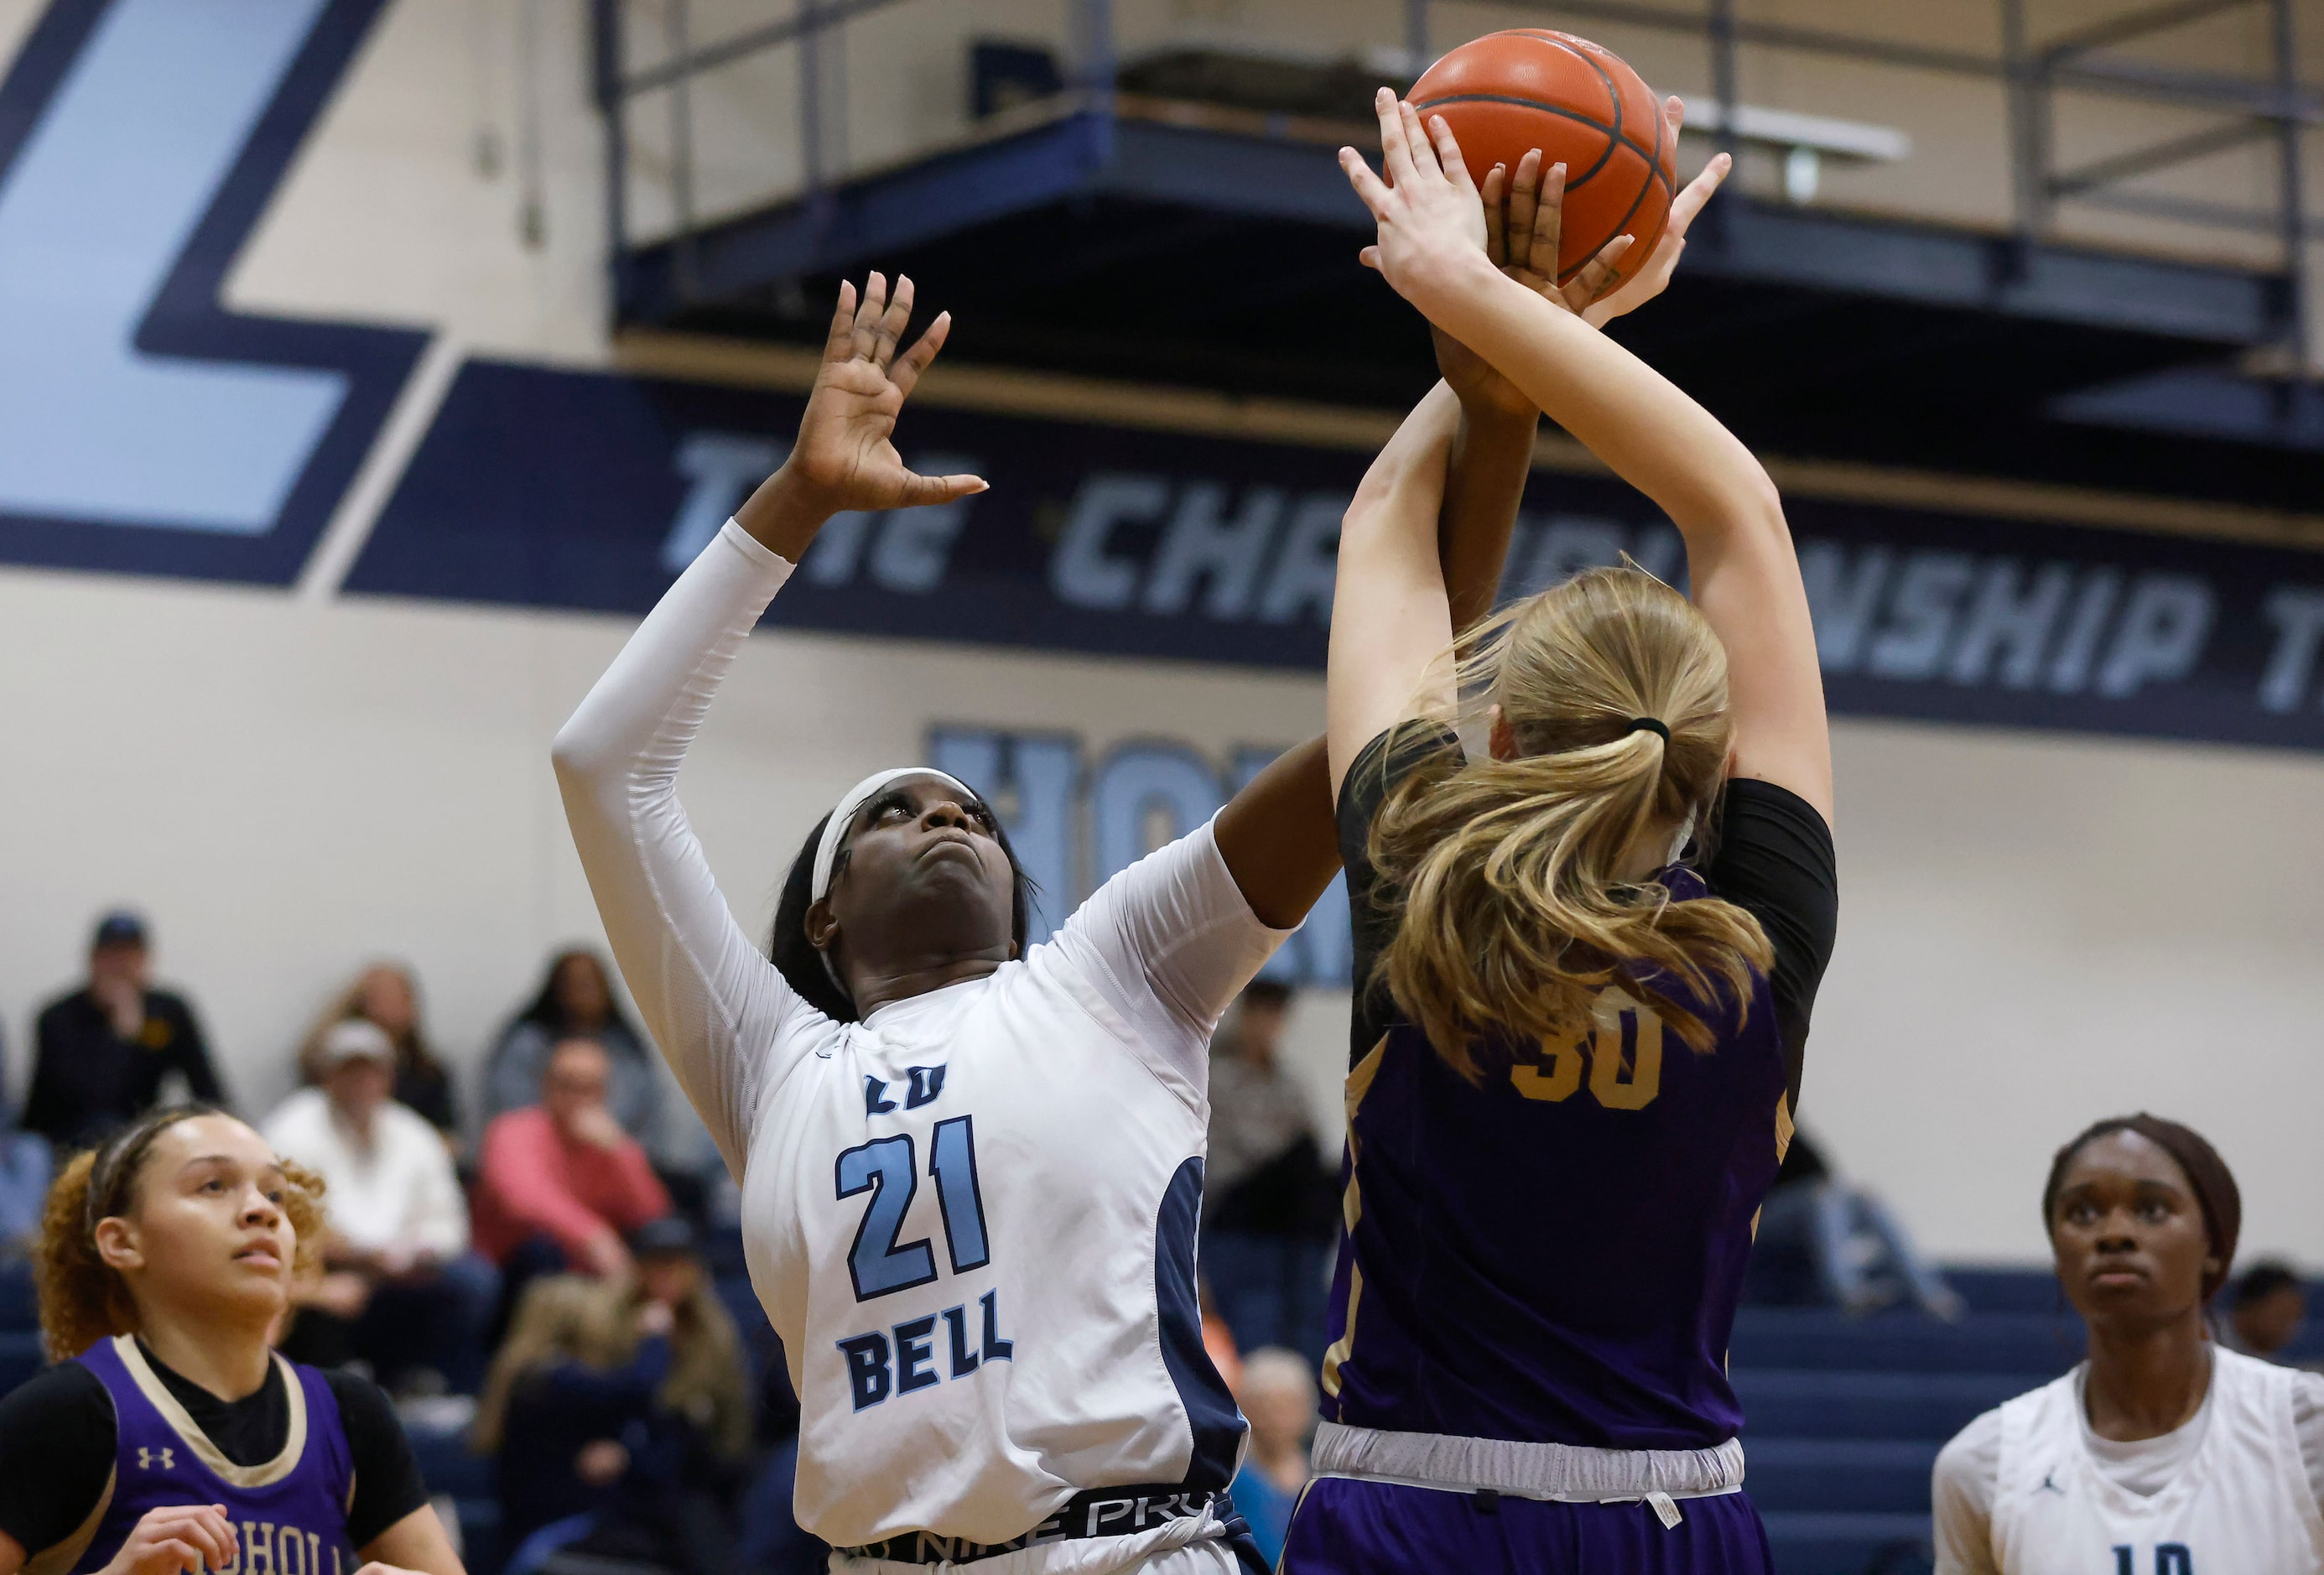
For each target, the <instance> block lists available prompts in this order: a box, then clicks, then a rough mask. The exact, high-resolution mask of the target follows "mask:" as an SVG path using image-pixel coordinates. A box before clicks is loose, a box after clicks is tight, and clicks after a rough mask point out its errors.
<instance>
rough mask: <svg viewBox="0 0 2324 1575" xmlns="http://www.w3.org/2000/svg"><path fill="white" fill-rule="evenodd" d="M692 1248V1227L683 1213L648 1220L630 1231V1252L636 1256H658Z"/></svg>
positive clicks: (687, 1250) (690, 1250)
mask: <svg viewBox="0 0 2324 1575" xmlns="http://www.w3.org/2000/svg"><path fill="white" fill-rule="evenodd" d="M693 1250H694V1227H693V1226H691V1225H689V1224H687V1221H686V1216H685V1215H683V1214H665V1215H663V1216H662V1217H661V1218H660V1219H659V1220H647V1221H646V1222H645V1223H644V1224H642V1225H641V1226H639V1227H638V1228H637V1229H636V1230H632V1231H631V1232H630V1252H631V1254H632V1256H633V1257H662V1256H665V1255H674V1254H677V1253H681V1252H692V1251H693Z"/></svg>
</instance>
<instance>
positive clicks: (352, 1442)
mask: <svg viewBox="0 0 2324 1575" xmlns="http://www.w3.org/2000/svg"><path fill="white" fill-rule="evenodd" d="M324 1376H325V1377H327V1379H328V1380H329V1381H330V1386H331V1395H332V1396H333V1397H334V1398H335V1399H337V1401H338V1403H339V1425H340V1426H341V1427H343V1428H345V1429H346V1434H347V1453H348V1454H349V1455H350V1456H351V1457H353V1459H354V1461H355V1503H354V1504H353V1505H351V1506H349V1507H348V1509H347V1542H348V1543H349V1544H350V1545H352V1546H353V1547H354V1548H355V1549H356V1551H358V1552H361V1551H362V1550H363V1549H364V1548H365V1547H368V1546H369V1545H370V1544H371V1541H372V1539H373V1538H374V1537H376V1536H377V1535H379V1534H380V1533H382V1532H383V1531H385V1530H386V1529H387V1528H388V1527H390V1526H392V1525H393V1524H395V1523H396V1522H397V1521H399V1520H401V1519H402V1518H403V1517H404V1516H405V1515H410V1513H411V1512H412V1511H413V1510H415V1509H418V1508H420V1507H421V1506H424V1505H426V1504H427V1502H428V1485H427V1484H426V1483H425V1482H423V1481H421V1480H420V1462H419V1461H417V1460H413V1459H412V1458H411V1441H410V1439H408V1438H405V1437H404V1436H403V1423H401V1422H399V1421H397V1420H396V1415H395V1407H394V1406H393V1405H390V1404H389V1403H388V1398H387V1396H386V1395H383V1394H381V1393H380V1389H379V1386H378V1385H376V1384H374V1383H373V1382H372V1381H371V1380H370V1379H369V1378H364V1377H357V1376H356V1375H355V1374H353V1373H349V1372H345V1371H335V1372H331V1373H327V1374H325V1375H324Z"/></svg>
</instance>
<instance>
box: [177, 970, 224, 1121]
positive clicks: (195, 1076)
mask: <svg viewBox="0 0 2324 1575" xmlns="http://www.w3.org/2000/svg"><path fill="white" fill-rule="evenodd" d="M170 1005H171V1009H172V1010H171V1016H172V1017H174V1018H177V1030H178V1031H177V1041H178V1043H177V1060H178V1070H179V1071H180V1072H182V1073H185V1074H186V1087H187V1088H188V1089H189V1091H191V1092H192V1094H193V1096H194V1098H196V1099H198V1100H205V1101H208V1102H209V1103H211V1104H216V1105H223V1104H225V1103H226V1102H227V1101H226V1088H225V1085H223V1084H222V1083H220V1082H218V1075H217V1068H216V1067H215V1066H213V1065H212V1064H211V1063H210V1046H209V1041H208V1040H207V1039H205V1038H203V1037H202V1025H201V1023H200V1021H199V1020H198V1019H197V1018H195V1016H194V1009H193V1007H192V1006H191V1005H190V1004H189V1003H188V1002H187V1001H186V999H184V998H183V997H181V996H171V998H170Z"/></svg>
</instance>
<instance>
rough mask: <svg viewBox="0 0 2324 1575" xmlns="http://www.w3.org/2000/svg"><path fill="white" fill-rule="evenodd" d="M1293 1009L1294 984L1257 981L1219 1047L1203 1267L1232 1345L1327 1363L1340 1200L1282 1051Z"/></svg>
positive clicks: (1214, 1050) (1214, 1047) (1215, 1044)
mask: <svg viewBox="0 0 2324 1575" xmlns="http://www.w3.org/2000/svg"><path fill="white" fill-rule="evenodd" d="M1290 1009H1291V991H1290V990H1289V989H1288V988H1286V986H1284V985H1281V984H1278V983H1277V982H1275V981H1273V980H1268V979H1259V980H1253V981H1251V982H1250V985H1248V986H1247V987H1245V989H1244V990H1243V992H1242V995H1241V996H1240V998H1239V999H1237V1001H1236V1003H1235V1009H1234V1015H1233V1016H1232V1017H1231V1018H1230V1019H1229V1020H1228V1022H1227V1024H1226V1026H1225V1027H1223V1028H1222V1029H1221V1030H1220V1032H1219V1034H1218V1035H1217V1036H1216V1037H1215V1038H1213V1041H1212V1044H1211V1134H1210V1138H1211V1140H1210V1157H1209V1158H1208V1159H1207V1160H1206V1161H1205V1162H1204V1169H1203V1176H1204V1184H1203V1233H1202V1261H1203V1274H1204V1276H1206V1277H1207V1278H1208V1280H1209V1282H1210V1286H1211V1293H1212V1295H1213V1297H1214V1298H1215V1301H1216V1303H1217V1307H1218V1311H1219V1315H1220V1316H1221V1317H1222V1318H1224V1319H1225V1320H1226V1323H1227V1327H1228V1328H1229V1329H1231V1331H1233V1332H1234V1338H1235V1344H1236V1345H1238V1346H1240V1348H1241V1349H1244V1350H1255V1349H1259V1347H1260V1346H1268V1345H1276V1346H1288V1347H1290V1348H1291V1349H1294V1350H1297V1351H1300V1352H1302V1353H1304V1354H1305V1356H1306V1357H1307V1359H1308V1360H1309V1361H1311V1362H1320V1361H1321V1360H1323V1338H1324V1337H1323V1299H1324V1290H1325V1285H1324V1272H1323V1263H1324V1257H1325V1255H1326V1254H1327V1253H1328V1252H1329V1251H1330V1249H1331V1244H1332V1240H1333V1232H1334V1230H1335V1229H1336V1227H1337V1224H1338V1208H1337V1199H1336V1197H1335V1195H1334V1194H1335V1192H1336V1188H1335V1187H1334V1185H1333V1180H1332V1176H1331V1174H1330V1173H1329V1172H1328V1171H1326V1170H1325V1168H1324V1166H1323V1152H1322V1149H1321V1147H1320V1146H1319V1145H1318V1144H1317V1142H1316V1138H1315V1128H1314V1118H1313V1117H1312V1116H1311V1115H1310V1114H1309V1113H1308V1107H1307V1098H1306V1095H1305V1091H1302V1089H1301V1088H1300V1086H1299V1082H1298V1080H1297V1079H1296V1078H1295V1077H1294V1076H1292V1074H1291V1073H1290V1070H1289V1069H1288V1068H1286V1066H1284V1065H1283V1064H1282V1063H1281V1061H1280V1060H1279V1059H1278V1056H1277V1051H1278V1049H1279V1047H1280V1046H1281V1045H1282V1041H1283V1028H1284V1023H1285V1021H1286V1018H1288V1017H1289V1016H1290Z"/></svg>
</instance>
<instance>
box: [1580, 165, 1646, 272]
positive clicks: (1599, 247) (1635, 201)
mask: <svg viewBox="0 0 2324 1575" xmlns="http://www.w3.org/2000/svg"><path fill="white" fill-rule="evenodd" d="M1646 173H1647V175H1648V176H1649V177H1650V179H1648V180H1641V181H1639V182H1638V195H1637V196H1636V197H1634V198H1631V199H1630V211H1629V212H1628V213H1626V214H1624V215H1623V216H1621V219H1620V220H1619V221H1618V223H1617V224H1616V225H1615V226H1614V229H1613V234H1612V235H1608V236H1607V237H1606V238H1605V239H1604V240H1602V241H1600V242H1599V243H1598V244H1596V245H1595V246H1592V247H1591V249H1590V251H1589V253H1588V255H1587V256H1585V257H1584V258H1583V259H1582V263H1581V266H1580V267H1577V268H1575V269H1574V271H1573V272H1576V273H1579V272H1582V269H1583V268H1587V267H1589V266H1590V258H1591V257H1595V256H1597V255H1598V253H1600V252H1602V251H1604V250H1605V249H1606V248H1607V247H1608V246H1609V245H1611V244H1613V242H1614V236H1615V235H1620V234H1621V233H1622V232H1623V231H1624V230H1625V229H1627V228H1628V227H1629V224H1630V221H1631V220H1632V219H1634V218H1636V217H1637V216H1638V205H1639V204H1640V203H1642V202H1644V201H1646V193H1647V192H1648V191H1651V190H1652V189H1654V186H1655V181H1656V180H1661V179H1662V166H1661V165H1660V164H1653V165H1650V166H1649V167H1648V168H1647V171H1646ZM1616 266H1619V264H1616ZM1558 282H1559V283H1560V284H1563V283H1564V282H1565V281H1564V280H1563V279H1561V280H1559V281H1558Z"/></svg>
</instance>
